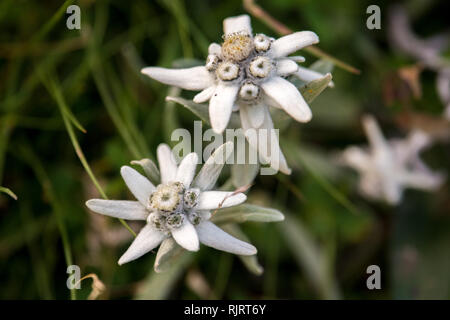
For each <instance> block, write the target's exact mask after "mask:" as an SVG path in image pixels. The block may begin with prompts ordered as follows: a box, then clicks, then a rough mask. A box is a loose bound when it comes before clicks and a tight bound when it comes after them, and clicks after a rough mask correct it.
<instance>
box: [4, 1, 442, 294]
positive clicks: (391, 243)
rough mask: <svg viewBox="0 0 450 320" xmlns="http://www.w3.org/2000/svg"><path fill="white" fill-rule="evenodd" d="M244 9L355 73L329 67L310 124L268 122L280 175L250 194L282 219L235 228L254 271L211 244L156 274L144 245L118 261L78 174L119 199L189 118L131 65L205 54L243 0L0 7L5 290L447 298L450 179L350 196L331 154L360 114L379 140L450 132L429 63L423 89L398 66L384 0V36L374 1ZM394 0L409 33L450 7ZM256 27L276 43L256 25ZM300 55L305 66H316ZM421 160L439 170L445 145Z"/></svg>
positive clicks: (353, 131)
mask: <svg viewBox="0 0 450 320" xmlns="http://www.w3.org/2000/svg"><path fill="white" fill-rule="evenodd" d="M257 3H258V5H260V6H261V7H263V8H264V9H265V10H266V11H267V12H268V13H270V15H272V16H273V17H275V18H276V19H278V20H279V21H281V22H282V23H284V24H285V25H287V26H288V27H289V28H291V29H292V30H295V31H297V30H312V31H314V32H316V33H317V34H318V35H319V37H320V44H319V47H320V48H321V49H323V50H325V51H326V52H327V53H329V54H331V55H332V56H334V57H336V58H338V59H340V60H342V61H345V62H347V63H349V64H351V65H353V66H354V67H356V68H358V69H360V70H361V74H359V75H355V74H351V73H349V72H347V71H345V70H342V69H340V68H337V67H335V69H334V71H333V81H334V83H335V84H336V86H335V88H333V89H327V90H325V92H324V93H323V94H322V95H321V96H320V97H318V98H317V99H316V100H315V101H314V102H313V103H312V104H311V108H312V110H313V114H314V117H313V120H312V121H311V122H310V123H308V124H299V123H294V122H289V123H286V122H283V123H278V124H276V125H277V126H278V127H282V128H283V131H282V132H281V144H282V147H283V150H284V151H285V154H286V157H287V160H288V163H289V164H290V166H291V167H292V168H293V169H294V171H293V174H292V175H291V176H284V175H282V174H278V175H276V176H259V177H258V178H257V180H256V182H255V185H254V186H253V187H252V188H251V190H250V192H249V200H248V202H250V203H255V204H262V205H266V206H268V207H274V208H277V209H279V210H280V211H282V212H283V213H284V214H285V215H286V221H284V222H280V223H268V224H258V223H245V224H243V225H242V230H244V231H245V233H246V234H247V237H248V238H249V240H250V242H251V243H253V244H254V245H255V246H256V247H257V248H258V261H259V263H260V265H261V266H262V267H263V268H264V273H263V274H262V275H255V274H253V273H251V272H250V271H248V270H247V268H246V267H245V265H244V264H243V263H242V262H241V261H240V260H239V258H238V257H235V256H233V255H231V254H227V253H223V252H219V251H216V250H213V249H210V248H207V247H202V250H200V252H198V253H196V254H195V255H194V254H192V255H188V256H186V257H185V258H183V259H182V260H179V261H177V263H176V264H174V266H173V268H172V269H170V270H169V271H168V272H166V273H162V274H156V273H155V272H154V271H153V261H154V258H155V254H152V253H149V254H147V255H145V256H144V257H142V258H140V259H139V260H137V261H135V262H132V263H129V264H126V265H124V266H121V267H119V266H118V265H117V260H118V258H119V257H120V255H121V254H122V253H123V252H124V250H125V249H126V248H127V246H128V245H129V243H130V242H131V241H132V236H131V234H129V233H128V231H127V230H126V229H125V228H124V227H123V226H122V225H121V224H120V222H119V221H118V220H115V219H112V218H106V217H103V216H100V215H96V214H93V213H91V212H88V210H87V208H86V207H85V205H84V202H85V201H86V200H87V199H90V198H94V197H100V195H99V193H98V191H97V190H96V188H95V186H94V184H93V182H92V180H91V179H90V177H89V174H88V173H87V171H86V168H90V169H91V170H92V174H93V176H95V177H96V179H98V183H99V184H100V185H101V187H102V188H103V189H104V191H105V193H106V194H107V196H108V197H109V198H111V199H131V196H130V194H129V192H128V190H127V189H126V187H125V184H124V183H123V181H122V179H121V177H120V175H119V168H120V167H121V166H122V165H125V164H128V163H129V162H130V161H131V160H134V159H141V158H144V157H150V158H154V154H155V150H156V147H157V145H158V144H159V143H161V142H166V143H170V134H171V132H172V130H173V129H175V128H179V127H183V128H188V129H191V128H192V127H193V121H194V120H197V118H196V117H195V116H194V115H193V114H192V113H190V112H189V111H188V110H186V109H184V108H183V107H182V106H178V105H170V104H169V105H166V103H165V101H164V98H165V96H166V95H168V94H169V90H171V89H170V88H168V87H167V86H164V85H161V84H159V83H157V82H156V81H152V80H150V79H148V78H145V77H143V76H141V75H140V73H139V70H140V69H141V68H142V67H143V66H147V65H154V66H165V67H170V66H173V65H174V63H176V62H177V61H179V59H181V58H188V59H191V58H196V59H200V60H203V59H204V58H205V57H206V54H207V47H208V45H209V43H210V42H220V40H221V35H222V20H223V19H224V18H226V17H228V16H234V15H238V14H242V13H245V12H246V10H245V9H244V7H243V4H242V2H241V1H238V0H236V1H213V0H210V1H200V0H191V1H183V0H171V1H169V0H159V1H144V0H135V1H119V0H117V1H93V0H80V1H66V2H65V3H64V2H62V1H31V0H28V1H26V0H2V1H1V2H0V27H1V29H0V186H3V187H7V188H9V189H11V190H12V191H13V192H14V193H15V194H16V195H17V196H18V200H14V199H13V198H11V197H9V196H8V195H7V194H5V193H0V219H1V224H0V287H1V288H2V289H1V290H0V297H1V298H2V299H69V298H70V292H69V290H68V289H67V287H66V279H67V276H68V275H67V273H66V268H67V265H70V264H77V265H79V266H80V267H81V271H82V275H85V274H89V273H95V274H96V275H97V276H98V277H99V279H100V280H101V281H102V282H103V283H104V285H105V287H106V289H105V291H104V292H102V294H101V295H100V296H99V298H100V299H131V298H145V299H155V298H159V299H161V298H171V299H172V298H182V299H185V298H190V299H197V298H203V299H209V298H219V299H220V298H227V299H241V298H242V299H244V298H245V299H286V298H288V299H326V298H343V299H405V298H406V299H410V298H412V299H432V298H434V299H448V298H450V199H449V184H448V182H447V183H446V184H445V185H444V186H443V187H442V188H440V190H438V191H436V192H434V193H424V192H418V191H413V190H408V191H407V192H406V193H405V196H404V199H403V201H402V203H401V204H400V205H399V206H397V207H389V206H387V205H384V204H380V203H374V202H370V201H367V200H365V199H364V198H362V197H361V196H360V195H358V193H357V192H356V190H355V184H356V182H357V175H356V174H355V173H354V172H353V171H351V170H348V169H346V168H340V167H338V166H337V165H336V164H335V163H334V162H333V161H332V160H333V158H334V155H335V153H336V152H337V151H339V150H341V149H343V148H344V147H346V146H348V145H350V144H361V143H366V138H365V136H364V133H363V131H362V128H361V126H360V121H359V120H360V116H361V115H362V114H364V113H367V112H370V113H373V114H374V115H376V117H377V118H378V120H379V122H380V125H381V127H382V129H383V131H384V133H385V135H386V136H387V137H401V136H404V135H405V134H406V133H407V132H408V128H411V127H412V126H417V125H419V126H422V127H426V128H427V130H431V131H433V130H434V131H435V130H438V129H439V130H441V131H439V132H444V136H445V135H447V136H448V131H449V128H448V123H445V122H442V121H441V120H439V119H440V116H441V113H442V110H443V105H442V103H441V101H440V100H439V98H438V96H437V93H436V89H435V76H436V75H435V73H434V72H432V71H429V70H424V71H423V72H422V73H421V74H420V80H419V81H420V84H421V86H422V94H421V95H420V96H413V93H412V90H410V88H409V87H408V85H410V83H408V82H407V81H405V80H404V79H402V78H401V77H400V76H399V70H400V69H402V68H405V67H411V66H414V65H415V64H416V61H414V59H411V58H409V57H407V56H405V55H402V54H401V53H399V52H397V51H395V50H393V49H392V46H391V45H390V44H389V42H388V33H389V29H388V24H387V20H386V19H387V12H388V9H389V6H390V2H388V1H386V2H385V1H376V4H377V5H379V6H380V8H381V14H382V24H381V26H382V29H381V30H368V29H367V28H366V19H367V17H368V15H367V14H366V8H367V6H368V5H370V4H375V3H374V2H373V1H356V0H355V1H350V0H345V1H316V0H314V1H313V0H304V1H295V0H279V1H268V0H261V1H258V2H257ZM69 4H77V5H79V6H80V8H81V21H82V26H81V30H68V29H67V28H66V19H67V17H68V15H67V14H66V13H65V8H66V7H67V5H69ZM405 8H407V10H408V12H409V13H410V15H411V19H412V21H413V22H414V24H413V27H414V30H415V31H416V32H417V34H419V35H421V36H424V37H426V36H432V35H434V34H436V33H439V32H442V31H446V30H447V31H448V28H449V24H448V12H449V5H448V1H440V2H439V1H407V2H406V3H405ZM252 25H253V30H254V31H255V32H263V33H266V34H268V35H271V36H274V37H278V36H279V35H278V34H277V33H276V31H275V30H272V29H270V28H269V27H268V26H267V25H266V24H264V23H263V22H262V21H260V20H259V19H257V18H255V17H252ZM302 54H304V55H305V57H306V58H307V60H306V62H305V63H304V65H306V66H308V65H310V64H312V63H313V62H314V61H316V60H317V58H316V57H314V56H312V55H310V54H307V53H304V52H302ZM448 57H449V55H448V51H447V58H448ZM172 94H173V92H172ZM182 95H183V96H184V97H188V98H190V97H192V96H193V93H192V92H183V93H182ZM411 115H413V117H411ZM412 118H413V119H415V121H412V120H411V119H412ZM205 126H206V125H204V127H205ZM83 128H84V129H83ZM79 129H81V130H79ZM83 131H85V132H83ZM76 141H78V144H77V142H76ZM83 154H84V156H83ZM79 156H81V157H82V158H83V157H85V159H86V162H85V163H84V166H83V164H82V163H81V162H80V159H79V158H78V157H79ZM423 157H424V159H425V160H426V161H427V163H428V164H429V165H430V166H431V167H433V168H438V169H441V170H444V171H445V170H447V172H449V169H450V165H449V164H450V161H449V159H450V148H449V143H448V140H445V139H444V140H442V139H441V140H440V141H438V142H436V143H435V144H434V145H433V146H432V148H430V149H429V150H427V151H426V152H425V153H424V155H423ZM130 225H131V227H132V228H133V229H134V230H139V227H140V226H139V225H137V224H130ZM371 264H376V265H379V266H380V268H381V273H382V289H381V290H368V289H367V287H366V279H367V277H368V275H367V274H366V268H367V266H369V265H371ZM90 282H91V280H84V281H83V282H82V289H81V290H77V292H76V296H77V298H78V299H86V298H87V296H88V295H89V293H90V291H91V284H90Z"/></svg>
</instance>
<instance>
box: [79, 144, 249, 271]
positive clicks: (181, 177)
mask: <svg viewBox="0 0 450 320" xmlns="http://www.w3.org/2000/svg"><path fill="white" fill-rule="evenodd" d="M231 145H232V143H227V144H224V145H222V146H221V147H219V148H218V149H217V150H216V152H214V154H213V155H212V156H211V157H210V158H209V159H208V161H207V162H206V163H205V165H204V166H203V168H202V170H200V172H199V173H198V175H197V176H196V177H195V179H194V174H195V168H196V166H197V161H198V157H197V154H196V153H190V154H188V155H187V156H186V157H185V158H184V159H183V160H182V161H181V162H180V164H179V165H178V166H177V164H176V162H175V158H174V156H173V154H172V151H171V150H170V148H169V147H168V146H167V145H165V144H161V145H159V147H158V149H157V158H158V162H159V169H160V173H161V184H159V185H158V186H156V187H155V186H154V185H153V184H152V183H151V182H150V181H149V180H148V179H147V178H146V177H144V176H142V175H141V174H140V173H139V172H137V171H136V170H134V169H133V168H131V167H128V166H123V167H122V168H121V171H120V172H121V175H122V177H123V179H124V181H125V183H126V185H127V186H128V188H129V189H130V191H131V193H133V195H134V196H135V197H136V199H137V200H138V201H122V200H102V199H91V200H89V201H87V202H86V205H87V206H88V208H89V209H91V210H92V211H94V212H97V213H101V214H104V215H108V216H111V217H116V218H122V219H127V220H145V221H147V224H146V225H145V227H143V228H142V230H141V231H140V232H139V234H138V235H137V236H136V238H135V239H134V241H133V243H132V244H131V246H130V247H129V248H128V250H127V251H126V252H125V253H124V254H123V256H122V257H121V258H120V260H119V264H120V265H121V264H124V263H127V262H129V261H132V260H135V259H137V258H139V257H140V256H142V255H143V254H145V253H147V252H149V251H150V250H152V249H154V248H155V247H157V246H158V245H159V244H160V243H161V242H162V241H163V240H164V239H166V238H167V237H173V239H174V240H175V241H176V242H177V243H178V244H179V245H180V246H182V247H183V248H185V249H187V250H189V251H197V250H199V242H201V243H203V244H205V245H207V246H210V247H212V248H216V249H218V250H222V251H227V252H230V253H234V254H238V255H253V254H256V248H255V247H254V246H252V245H251V244H248V243H246V242H243V241H241V240H238V239H236V238H234V237H232V236H231V235H229V234H228V233H226V232H225V231H223V230H222V229H220V228H219V227H217V226H216V225H215V224H213V223H212V222H210V221H208V220H209V218H210V217H211V212H210V210H216V209H218V208H219V207H221V208H225V207H231V206H235V205H238V204H241V203H242V202H244V201H245V200H246V198H247V197H246V196H245V194H243V193H237V194H233V192H226V191H208V190H209V189H211V188H212V187H213V186H214V184H215V183H216V181H217V178H218V176H219V174H220V171H221V170H222V167H223V163H225V161H223V160H220V161H218V160H217V159H222V158H219V157H223V153H224V152H225V157H226V158H228V156H229V155H230V154H231V151H232V147H231ZM219 163H221V164H219Z"/></svg>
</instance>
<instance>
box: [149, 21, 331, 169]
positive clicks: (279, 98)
mask: <svg viewBox="0 0 450 320" xmlns="http://www.w3.org/2000/svg"><path fill="white" fill-rule="evenodd" d="M223 27H224V37H223V38H224V41H223V43H222V45H219V44H217V43H212V44H211V45H210V46H209V49H208V51H209V55H208V57H207V59H206V64H205V66H199V67H193V68H187V69H166V68H158V67H147V68H144V69H142V73H143V74H146V75H148V76H149V77H151V78H153V79H155V80H158V81H160V82H162V83H165V84H168V85H172V86H176V87H180V88H183V89H186V90H202V91H201V92H200V93H198V94H197V95H196V96H195V97H194V102H196V103H203V102H206V101H208V100H209V116H210V122H211V126H212V128H213V130H214V131H215V132H217V133H222V132H223V131H224V130H225V128H226V127H227V125H228V122H229V120H230V117H231V113H232V111H240V118H241V124H242V128H243V129H244V131H246V130H247V129H249V128H255V129H257V130H260V129H265V130H267V131H268V132H269V133H268V134H267V136H269V137H272V135H270V132H271V130H272V129H273V122H272V118H271V116H270V113H269V109H268V106H273V107H275V108H281V109H283V110H284V111H286V112H287V113H288V114H289V115H290V116H291V117H292V118H294V119H295V120H297V121H299V122H308V121H309V120H311V117H312V113H311V110H310V108H309V106H308V104H307V103H306V101H305V100H304V99H303V97H302V95H301V94H300V92H299V91H298V90H297V88H296V87H295V86H294V85H293V84H292V83H291V82H289V81H288V80H286V79H285V77H288V76H291V75H294V76H297V77H298V78H299V79H301V80H303V81H305V82H309V81H312V80H315V79H318V78H322V77H323V75H322V74H320V73H318V72H315V71H312V70H308V69H306V68H302V67H299V66H298V64H297V62H303V61H304V60H305V59H304V58H303V57H299V56H293V57H288V55H289V54H291V53H293V52H296V51H297V50H299V49H301V48H303V47H306V46H309V45H312V44H315V43H317V42H319V38H318V37H317V35H316V34H315V33H314V32H311V31H302V32H296V33H293V34H290V35H287V36H284V37H281V38H279V39H277V40H275V39H273V38H271V37H268V36H266V35H264V34H256V35H253V33H252V28H251V25H250V17H249V16H248V15H241V16H237V17H231V18H227V19H225V20H224V22H223ZM247 138H248V137H247ZM248 140H249V143H250V145H252V146H253V147H254V148H255V149H256V150H260V148H258V144H261V143H264V142H261V141H259V142H258V139H248ZM270 140H274V141H268V145H270V144H272V145H273V147H274V148H273V150H275V152H277V153H278V154H277V155H276V156H275V157H274V156H273V155H271V156H270V159H266V160H268V161H269V162H270V163H271V164H272V165H273V164H275V167H276V168H277V169H280V170H281V171H282V172H284V173H287V174H289V173H290V169H289V168H288V166H287V163H286V160H285V158H284V155H283V154H282V152H281V150H280V149H279V143H278V137H275V139H272V138H271V139H270ZM269 150H272V149H270V148H269ZM260 154H261V153H260ZM263 156H265V155H263ZM273 162H276V163H273Z"/></svg>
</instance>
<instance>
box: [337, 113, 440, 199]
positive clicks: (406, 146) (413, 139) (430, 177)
mask: <svg viewBox="0 0 450 320" xmlns="http://www.w3.org/2000/svg"><path fill="white" fill-rule="evenodd" d="M363 127H364V130H365V132H366V135H367V138H368V140H369V145H370V150H367V148H360V147H356V146H351V147H349V148H347V149H346V150H345V151H344V153H343V160H344V162H345V163H346V164H348V165H349V166H351V167H353V168H354V169H356V170H357V171H358V172H359V173H360V175H361V177H360V183H359V188H360V191H361V192H362V193H363V194H365V195H367V196H369V197H371V198H373V199H383V200H385V201H386V202H388V203H390V204H398V203H399V202H400V200H401V198H402V193H403V189H404V188H406V187H410V188H415V189H422V190H435V189H437V188H439V186H440V185H441V184H442V183H443V182H444V175H443V174H441V173H434V172H432V171H431V170H430V169H429V168H428V167H427V166H426V165H425V164H424V162H423V161H422V160H421V159H420V156H419V153H420V152H421V151H422V150H423V149H424V148H425V147H427V146H429V145H430V143H431V141H430V138H429V137H428V136H427V135H426V134H425V133H424V132H422V131H413V132H411V133H410V135H409V136H408V137H407V138H405V139H391V140H389V141H386V140H385V138H384V137H383V134H382V133H381V130H380V128H379V127H378V124H377V122H376V120H375V119H374V118H373V117H372V116H365V117H364V118H363Z"/></svg>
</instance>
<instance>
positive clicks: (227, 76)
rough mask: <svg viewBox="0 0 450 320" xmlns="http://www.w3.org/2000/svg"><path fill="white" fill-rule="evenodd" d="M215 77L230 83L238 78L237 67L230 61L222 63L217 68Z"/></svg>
mask: <svg viewBox="0 0 450 320" xmlns="http://www.w3.org/2000/svg"><path fill="white" fill-rule="evenodd" d="M217 76H218V77H219V79H221V80H223V81H231V80H234V79H237V78H238V77H239V66H238V65H237V64H235V63H232V62H230V61H225V62H222V63H221V64H220V65H219V67H218V68H217Z"/></svg>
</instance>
